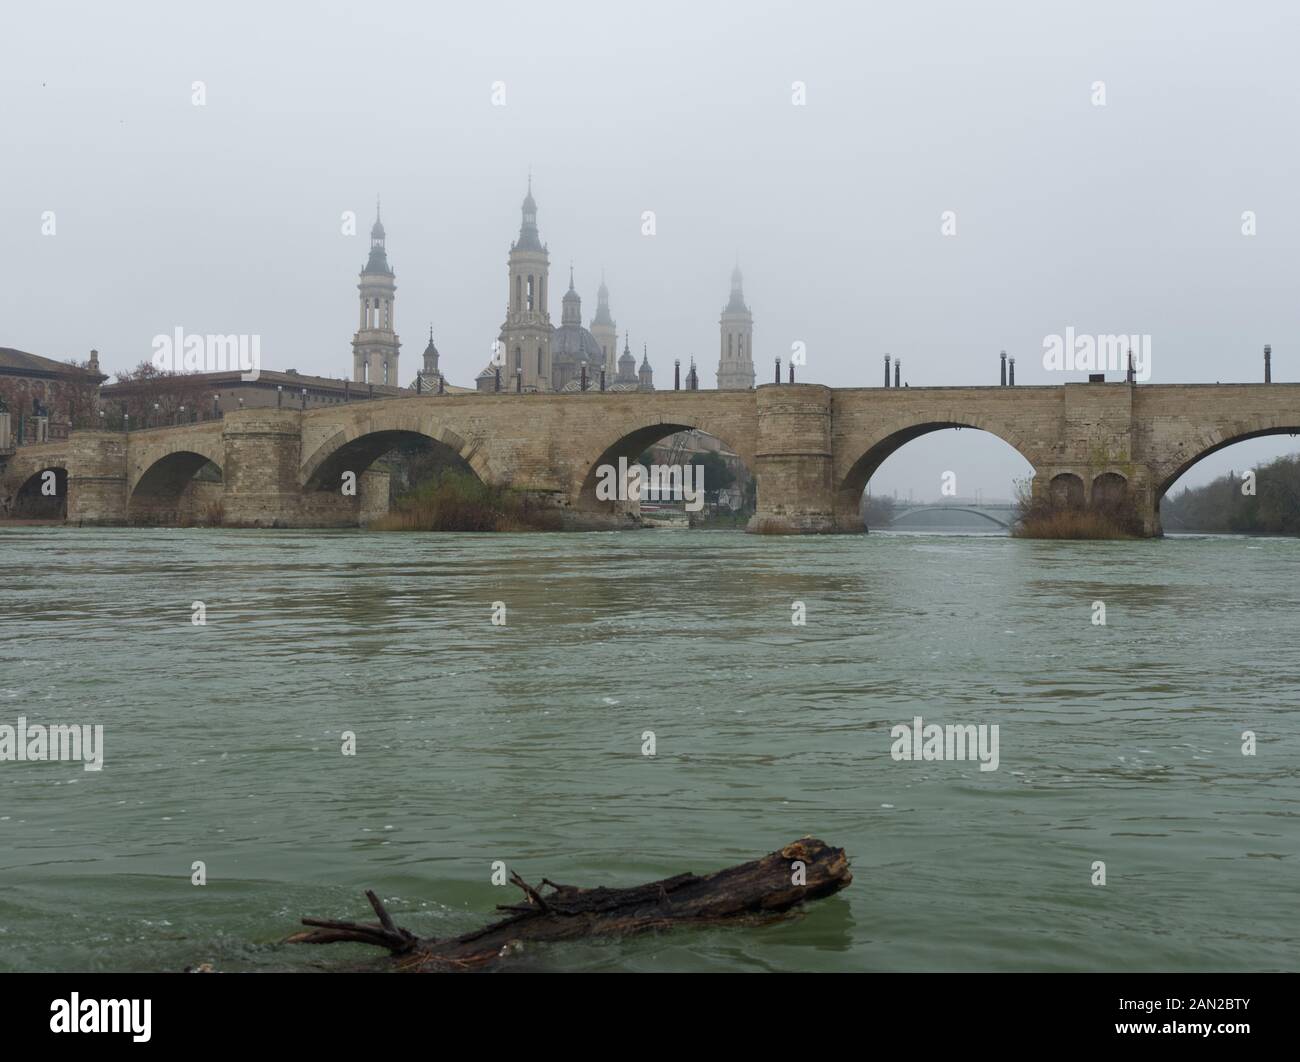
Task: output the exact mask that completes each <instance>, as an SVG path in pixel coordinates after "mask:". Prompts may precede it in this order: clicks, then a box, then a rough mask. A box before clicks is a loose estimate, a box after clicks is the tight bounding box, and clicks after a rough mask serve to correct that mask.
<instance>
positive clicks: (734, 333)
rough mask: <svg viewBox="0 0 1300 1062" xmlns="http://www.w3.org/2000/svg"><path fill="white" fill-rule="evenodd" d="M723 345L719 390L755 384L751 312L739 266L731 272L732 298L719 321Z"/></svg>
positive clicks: (719, 363)
mask: <svg viewBox="0 0 1300 1062" xmlns="http://www.w3.org/2000/svg"><path fill="white" fill-rule="evenodd" d="M718 324H719V325H720V326H721V329H722V337H721V341H722V345H721V348H720V350H719V353H718V390H720V391H728V390H745V389H748V388H751V387H753V386H754V351H753V341H754V315H753V314H752V313H750V312H749V307H748V306H746V305H745V290H744V277H743V276H741V272H740V266H739V264H737V266H736V268H735V269H733V270H732V271H731V300H730V301H729V302H728V303H727V305H726V307H725V308H724V309H723V311H722V319H721V320H720V321H719V322H718Z"/></svg>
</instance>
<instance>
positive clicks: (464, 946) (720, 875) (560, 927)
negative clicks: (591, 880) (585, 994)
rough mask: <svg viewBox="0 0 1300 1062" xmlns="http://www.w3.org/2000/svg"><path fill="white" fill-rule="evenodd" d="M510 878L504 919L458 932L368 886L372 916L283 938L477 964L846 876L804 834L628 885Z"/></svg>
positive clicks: (738, 910) (308, 922)
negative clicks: (512, 891)
mask: <svg viewBox="0 0 1300 1062" xmlns="http://www.w3.org/2000/svg"><path fill="white" fill-rule="evenodd" d="M799 864H802V866H800V865H799ZM511 880H512V881H513V882H514V884H515V885H517V886H518V887H519V888H520V889H521V890H522V891H523V894H524V902H523V903H518V904H498V906H497V909H498V910H502V911H508V912H510V914H509V917H507V918H503V919H502V920H501V921H499V922H493V923H492V924H491V925H488V926H484V927H483V928H482V929H477V930H475V931H473V932H472V933H466V934H464V935H463V936H459V937H450V938H447V939H445V940H434V939H432V938H421V937H417V936H416V935H415V934H413V933H410V932H408V931H407V930H405V929H402V928H401V927H400V926H398V925H396V924H395V923H394V922H393V919H392V917H391V916H390V915H389V913H388V912H387V911H386V910H385V909H384V905H383V904H382V903H381V902H380V901H379V898H378V897H377V896H376V895H375V894H374V893H373V892H370V891H367V892H366V897H367V899H369V900H370V906H371V907H372V908H374V911H375V914H376V915H377V916H378V918H379V921H378V922H370V923H361V922H333V921H327V920H325V919H320V918H304V919H303V920H302V924H303V925H305V926H311V927H312V928H311V929H310V930H308V931H306V932H302V933H295V934H294V935H293V936H291V937H289V942H292V943H299V944H335V943H339V942H344V941H346V942H350V943H357V944H374V945H376V946H378V947H382V948H387V949H388V950H389V951H390V952H391V953H392V955H393V956H394V958H395V960H396V964H397V968H398V969H400V970H406V971H420V972H437V971H456V970H482V969H489V968H491V967H493V966H494V965H497V964H499V963H501V962H502V961H503V960H505V959H508V958H509V957H510V956H511V955H514V954H516V953H518V952H519V951H520V950H521V949H522V948H523V946H524V945H526V944H531V943H533V942H549V941H558V940H574V939H577V938H579V937H611V936H627V935H630V934H633V933H644V932H646V931H648V930H654V929H667V928H670V927H673V926H687V925H695V926H701V925H717V924H719V923H742V924H743V923H745V922H750V923H752V922H758V921H765V920H770V919H772V918H774V917H777V916H780V915H781V914H783V913H784V912H787V911H790V910H791V909H792V908H795V907H798V906H799V905H800V904H802V903H804V902H806V901H808V900H816V899H819V898H821V897H823V896H830V895H832V894H833V893H836V892H839V890H840V889H843V888H845V887H846V886H847V885H848V884H849V883H850V882H851V881H852V880H853V875H852V874H851V873H850V872H849V861H848V858H847V857H846V856H845V854H844V849H842V848H832V847H830V846H829V845H827V844H825V843H824V842H822V841H819V840H817V839H816V838H813V837H804V838H801V839H800V840H798V841H795V842H793V843H792V844H788V845H786V846H785V847H784V848H782V849H781V850H780V851H777V852H772V853H770V854H768V855H765V856H763V857H762V858H761V859H755V860H752V861H751V862H748V863H741V864H739V865H738V866H734V867H728V868H727V869H725V870H719V871H717V872H716V873H713V874H706V875H705V876H704V877H698V876H696V875H695V874H678V875H677V876H676V877H673V878H664V879H663V880H662V881H652V882H650V883H649V884H648V885H636V886H633V887H632V888H628V889H607V888H595V889H583V888H578V887H577V886H574V885H556V884H555V883H554V882H552V881H548V880H546V879H545V878H543V879H542V882H541V888H546V887H548V886H549V888H550V890H551V891H550V892H548V893H546V894H545V895H543V893H542V892H541V889H540V888H536V889H535V888H533V887H532V886H531V885H529V884H528V883H527V882H526V881H524V879H523V878H521V877H520V876H519V875H518V874H514V873H512V874H511Z"/></svg>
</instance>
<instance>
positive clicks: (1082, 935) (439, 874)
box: [0, 527, 1300, 971]
mask: <svg viewBox="0 0 1300 1062" xmlns="http://www.w3.org/2000/svg"><path fill="white" fill-rule="evenodd" d="M0 566H2V567H0V571H2V573H3V574H2V576H0V724H8V725H11V726H16V725H17V723H18V718H19V717H20V716H24V717H25V718H26V719H27V721H28V724H29V725H30V724H32V723H41V724H60V723H67V724H71V723H91V724H95V723H99V724H103V726H104V759H103V769H102V770H100V771H98V772H94V771H85V770H83V768H82V765H81V764H79V763H69V762H16V761H8V762H0V969H5V970H180V969H182V968H184V967H185V966H188V965H191V964H195V963H200V962H210V963H212V964H213V965H214V966H215V967H216V968H217V969H218V970H228V971H234V970H276V969H321V968H331V967H334V966H337V965H342V964H352V963H356V962H357V961H361V962H367V961H374V962H375V964H376V966H382V962H381V961H380V959H381V956H377V955H376V956H372V955H371V954H370V953H369V952H368V951H367V950H366V949H362V948H357V947H353V946H335V947H333V948H324V949H322V948H309V947H304V946H297V945H284V944H281V943H279V941H280V940H281V939H282V938H283V937H284V936H285V935H286V934H288V933H290V932H292V931H293V930H294V929H295V928H296V927H297V920H298V918H299V917H300V916H302V915H317V916H321V917H332V918H344V919H360V920H369V918H370V914H369V911H368V909H367V907H366V904H365V900H364V897H363V894H362V893H363V890H364V889H365V888H374V889H375V890H376V891H377V892H378V893H379V894H380V895H381V896H382V897H384V898H385V900H386V901H387V902H388V904H389V907H390V910H392V911H393V913H394V915H395V917H396V918H397V920H398V921H399V923H401V924H404V925H406V926H407V927H409V928H411V929H412V930H414V931H416V932H418V933H421V934H424V935H433V936H446V935H450V934H455V933H459V932H464V931H466V930H468V929H471V928H473V927H475V926H477V925H480V924H482V923H484V922H486V921H489V920H490V919H491V918H492V917H493V916H494V911H493V908H494V905H495V904H498V903H513V902H516V899H517V897H518V893H517V892H516V890H515V889H513V887H510V886H506V887H504V888H501V887H496V886H494V885H493V884H492V883H491V880H490V879H491V874H492V863H493V862H494V861H496V860H501V861H504V862H506V863H507V864H508V866H509V867H510V868H511V869H513V870H518V871H519V872H520V873H521V874H522V875H523V876H524V877H525V878H527V879H529V880H531V881H537V880H539V879H541V878H542V877H548V878H551V879H552V880H556V881H563V882H568V883H572V884H580V885H598V884H605V885H630V884H636V883H640V882H644V881H649V880H653V879H655V878H658V877H665V876H669V875H672V874H677V873H680V872H682V871H687V870H693V871H696V872H701V873H702V872H707V871H710V870H713V869H716V868H719V867H722V866H725V865H727V864H730V863H735V862H741V861H744V860H746V859H750V858H753V857H756V856H759V855H761V854H764V853H766V852H769V851H771V850H773V849H775V848H778V847H781V846H782V845H783V844H785V843H786V842H788V841H790V840H793V839H794V838H796V837H799V836H801V835H805V834H812V835H815V836H818V837H820V838H822V839H823V840H825V841H827V842H829V843H831V844H834V845H838V846H842V847H844V848H845V849H847V850H848V853H849V855H850V858H851V860H852V863H853V869H854V882H853V884H852V886H850V888H849V889H847V890H846V891H845V892H843V893H841V894H840V895H838V896H836V897H834V898H832V899H829V900H826V901H822V902H819V903H817V904H815V905H813V906H812V907H811V908H810V909H809V910H808V911H807V912H806V913H805V914H803V915H802V916H799V917H796V918H793V919H790V920H788V921H786V922H783V923H781V924H777V925H770V926H764V927H746V928H719V929H707V930H682V931H676V932H671V933H663V934H655V935H651V936H646V937H640V938H634V939H628V940H619V941H592V942H588V943H583V944H572V945H562V946H556V947H552V948H546V949H540V948H539V949H537V950H536V951H535V952H533V953H529V954H527V955H525V957H524V965H525V966H531V967H532V968H535V969H562V970H721V971H732V970H1025V969H1029V970H1148V969H1161V970H1247V969H1269V970H1272V969H1296V968H1297V967H1298V966H1300V942H1298V938H1300V918H1297V913H1298V911H1300V904H1298V902H1297V899H1296V897H1297V884H1300V876H1298V875H1297V862H1298V859H1300V772H1298V770H1297V750H1298V749H1300V667H1298V666H1297V665H1298V663H1300V653H1298V652H1297V635H1298V633H1300V621H1298V619H1297V617H1300V541H1296V540H1287V539H1268V538H1249V539H1248V538H1230V537H1171V538H1167V539H1165V540H1161V541H1151V542H1126V543H1062V542H1029V541H1020V540H1013V539H1010V538H1006V537H996V536H968V537H962V536H955V535H954V536H946V535H921V534H914V535H904V534H874V533H873V534H871V535H865V536H861V537H847V536H846V537H829V538H769V537H759V536H746V535H743V534H739V533H730V532H671V531H656V532H642V533H630V534H629V533H624V534H567V535H558V534H557V535H551V534H529V535H446V534H443V535H439V534H376V533H366V532H359V531H358V532H299V531H261V532H259V531H214V530H198V529H195V530H180V529H173V530H148V529H111V530H110V529H102V530H91V529H77V528H63V527H11V528H6V529H0ZM195 601H202V602H203V603H204V606H205V608H206V619H207V622H206V624H205V625H203V626H196V625H195V624H194V623H192V622H191V614H192V613H191V608H192V604H193V602H195ZM498 601H499V602H503V603H504V605H505V607H506V623H505V625H504V626H494V625H493V623H492V615H493V603H494V602H498ZM796 601H800V602H803V603H804V606H805V608H806V613H807V622H806V625H804V626H796V625H794V624H792V623H791V616H792V603H793V602H796ZM1094 601H1102V602H1104V604H1105V607H1106V619H1107V623H1106V625H1105V626H1099V625H1095V624H1094V623H1093V615H1094V612H1093V602H1094ZM915 716H921V717H923V719H924V720H925V722H927V723H929V722H935V723H940V724H998V725H999V728H1000V741H999V766H998V769H997V770H995V771H987V772H984V771H980V770H979V769H978V766H979V765H978V764H977V763H972V762H924V761H923V762H906V761H897V760H895V759H893V758H892V757H891V755H890V748H891V744H892V739H891V737H890V728H891V727H892V726H893V725H894V724H897V723H905V722H906V723H910V722H911V721H912V719H913V718H914V717H915ZM346 730H351V731H353V732H355V734H356V753H357V754H356V755H355V756H344V755H342V754H341V751H340V750H341V737H340V735H341V733H342V732H343V731H346ZM647 730H650V731H653V732H654V734H655V741H656V746H657V748H656V755H655V756H654V757H653V758H650V757H647V756H644V755H643V754H642V734H643V732H644V731H647ZM1246 730H1250V731H1253V732H1254V733H1255V734H1256V735H1257V742H1258V747H1257V754H1256V755H1254V756H1247V755H1243V753H1242V746H1243V738H1242V734H1243V731H1246ZM196 860H201V861H203V862H204V863H205V864H206V868H207V884H206V885H202V886H197V885H194V884H192V883H191V873H192V871H191V867H192V864H193V863H194V862H195V861H196ZM1096 861H1103V862H1104V863H1105V866H1106V884H1105V885H1104V886H1099V885H1094V884H1093V883H1092V879H1093V864H1094V862H1096Z"/></svg>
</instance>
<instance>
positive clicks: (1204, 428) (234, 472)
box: [0, 382, 1300, 534]
mask: <svg viewBox="0 0 1300 1062" xmlns="http://www.w3.org/2000/svg"><path fill="white" fill-rule="evenodd" d="M954 427H963V428H974V429H979V430H982V431H987V432H990V433H991V434H993V435H996V436H997V437H998V438H1000V439H1002V440H1004V441H1005V442H1007V443H1009V444H1010V445H1011V446H1013V447H1014V448H1015V449H1016V450H1017V451H1018V452H1019V453H1020V454H1021V455H1022V456H1023V457H1024V458H1025V460H1026V461H1028V462H1029V464H1030V465H1032V466H1033V469H1034V479H1033V487H1032V489H1033V493H1034V496H1035V498H1036V499H1039V500H1042V501H1044V502H1049V503H1051V504H1052V505H1054V506H1076V507H1078V506H1099V505H1110V504H1113V503H1115V502H1117V501H1127V502H1129V503H1130V504H1131V505H1132V506H1133V507H1134V509H1135V511H1136V512H1137V514H1138V516H1139V517H1140V519H1141V522H1142V527H1143V529H1144V531H1145V532H1146V533H1147V534H1159V533H1160V499H1161V497H1162V496H1163V495H1164V493H1165V491H1166V490H1168V489H1169V487H1170V486H1171V485H1172V484H1173V483H1174V481H1175V480H1177V479H1178V477H1179V476H1181V475H1182V474H1183V473H1184V472H1185V471H1187V469H1188V468H1190V467H1191V466H1192V465H1194V464H1195V463H1196V462H1197V461H1199V460H1201V459H1202V458H1203V457H1205V456H1207V455H1208V454H1212V453H1214V452H1215V451H1216V450H1219V449H1221V448H1222V447H1224V446H1227V445H1229V444H1231V443H1234V442H1237V441H1238V440H1241V439H1251V438H1256V437H1258V436H1262V435H1280V434H1295V433H1297V432H1300V384H1279V383H1273V384H1157V385H1151V384H1128V383H1100V382H1099V383H1067V384H1061V385H1056V386H1051V387H909V388H843V389H832V388H829V387H824V386H822V385H820V384H766V385H764V386H762V387H759V388H757V389H755V390H752V391H653V392H630V393H629V392H621V393H611V392H595V391H589V392H586V393H579V394H572V393H569V394H554V393H549V394H546V393H544V394H469V395H464V394H461V395H427V396H411V397H403V398H395V399H389V400H384V401H373V402H372V401H360V402H356V403H352V404H344V405H336V406H328V407H324V408H321V409H315V410H291V409H285V410H277V409H249V410H242V411H239V412H230V413H227V414H226V415H225V416H224V418H222V419H219V420H212V421H206V422H203V423H199V424H188V425H181V426H178V427H169V428H154V429H150V430H144V431H132V432H130V433H121V432H107V431H74V432H73V433H72V434H71V435H70V436H69V437H68V438H67V439H66V440H63V441H60V442H55V443H47V444H41V445H37V446H27V447H21V448H20V449H19V450H18V451H17V452H16V453H14V454H12V455H11V456H9V457H8V458H7V459H6V460H5V464H4V468H3V471H2V472H0V513H9V514H14V513H15V512H18V511H20V510H21V509H22V507H23V504H24V501H25V500H26V499H30V498H32V497H33V494H34V492H38V491H39V484H40V483H42V482H45V483H50V482H53V483H54V484H55V489H56V490H57V491H59V492H60V496H61V497H63V498H64V499H65V503H66V515H67V519H68V520H70V521H74V522H86V523H109V524H121V523H132V522H137V521H139V522H159V521H164V522H165V521H168V520H174V519H178V518H179V517H180V516H181V515H182V514H183V513H184V512H185V511H186V509H187V507H189V508H191V509H192V508H193V507H194V506H196V505H200V504H209V505H211V506H212V507H213V509H214V511H219V513H220V514H221V517H222V520H223V521H224V522H225V523H229V524H235V525H257V526H280V527H338V526H356V525H358V524H359V523H364V522H365V521H366V520H367V519H368V518H370V517H371V516H373V515H375V514H376V513H378V512H381V511H383V510H385V509H386V507H387V473H385V472H383V471H379V470H375V469H372V468H371V466H372V465H373V464H374V463H375V462H376V460H377V459H378V458H379V457H381V456H382V455H383V454H384V453H387V452H388V451H390V450H392V449H393V448H394V447H395V446H397V445H398V444H400V443H402V442H404V441H406V440H410V439H416V438H423V439H431V440H433V441H434V443H435V444H437V445H439V446H442V447H445V448H447V449H448V450H450V451H451V452H454V453H456V454H459V455H460V456H461V457H462V458H463V459H464V460H465V461H466V462H468V464H469V466H470V467H471V468H472V469H473V471H474V472H475V473H476V474H477V475H478V476H479V477H480V478H481V479H482V480H484V481H485V482H488V483H494V484H503V485H506V486H509V487H512V488H515V489H518V490H521V491H525V492H528V493H529V494H531V495H533V496H535V497H536V498H538V499H542V500H544V501H545V502H546V503H547V504H551V505H554V506H556V507H557V508H558V509H560V510H561V511H562V513H563V514H564V515H565V518H566V522H567V523H568V525H569V526H573V527H619V526H631V525H633V524H635V522H636V513H635V511H634V510H635V504H636V503H634V502H610V501H601V500H599V499H597V497H596V491H595V484H596V477H597V469H598V468H599V467H600V466H601V465H602V464H603V463H606V462H612V463H617V460H618V458H619V457H627V458H628V459H629V460H634V459H635V458H636V457H637V456H638V455H639V454H641V453H642V452H644V450H645V449H646V448H647V447H648V446H650V445H651V444H653V443H655V442H657V441H658V440H660V439H663V438H665V437H666V436H669V435H671V434H673V433H675V432H678V431H683V430H685V429H689V428H698V429H701V430H702V431H705V432H708V433H709V434H711V435H715V436H717V437H718V438H720V439H722V440H723V441H724V442H725V443H726V444H727V445H728V446H730V448H731V449H732V450H733V451H735V453H736V454H738V455H739V456H740V457H741V459H742V460H743V461H744V462H745V464H746V465H747V466H748V467H749V469H750V470H751V471H752V472H753V473H754V475H755V477H756V478H757V482H758V511H757V513H756V515H755V516H754V518H753V521H752V522H751V524H750V529H751V530H755V531H767V532H777V533H788V534H816V533H824V532H833V531H862V530H863V525H862V520H861V517H860V516H859V501H860V499H861V496H862V492H863V489H864V488H865V486H866V484H867V481H868V480H869V479H870V478H871V476H872V473H874V472H875V471H876V469H877V468H879V467H880V465H881V463H882V462H883V461H885V460H886V458H888V457H889V456H890V454H892V453H894V452H895V451H896V450H898V449H899V448H900V447H902V446H905V445H906V444H907V443H909V442H910V441H912V440H913V439H916V438H919V437H920V436H922V435H925V434H927V433H929V432H933V431H938V430H940V429H943V428H954ZM209 462H211V463H212V464H213V465H215V466H216V468H217V469H219V471H220V482H216V477H215V475H214V476H213V478H212V481H211V482H203V481H202V480H201V479H200V480H196V479H195V475H196V473H198V472H199V471H200V469H207V468H208V463H209ZM208 471H209V472H211V471H212V470H211V469H208ZM45 472H50V473H53V476H52V477H51V476H44V475H42V474H43V473H45ZM345 473H353V474H354V476H353V477H352V478H354V479H355V480H356V483H357V492H356V493H355V495H352V494H347V493H344V491H343V489H342V487H343V484H345V483H346V481H347V479H348V477H347V476H346V475H345Z"/></svg>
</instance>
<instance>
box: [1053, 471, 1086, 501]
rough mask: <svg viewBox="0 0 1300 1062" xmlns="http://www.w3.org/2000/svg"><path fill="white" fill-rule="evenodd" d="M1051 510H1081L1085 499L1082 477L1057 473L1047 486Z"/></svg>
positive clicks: (1069, 473) (1076, 474) (1072, 473)
mask: <svg viewBox="0 0 1300 1062" xmlns="http://www.w3.org/2000/svg"><path fill="white" fill-rule="evenodd" d="M1047 492H1048V497H1049V498H1050V499H1051V502H1052V508H1053V509H1082V508H1083V506H1084V501H1085V500H1086V498H1087V493H1088V490H1087V487H1086V485H1085V484H1084V482H1083V477H1082V476H1080V475H1079V474H1078V473H1076V472H1058V473H1057V474H1056V475H1054V476H1053V477H1052V481H1051V482H1050V483H1049V484H1048V485H1047Z"/></svg>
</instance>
